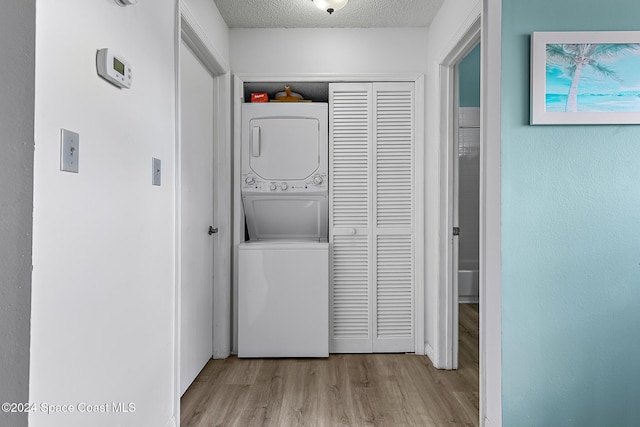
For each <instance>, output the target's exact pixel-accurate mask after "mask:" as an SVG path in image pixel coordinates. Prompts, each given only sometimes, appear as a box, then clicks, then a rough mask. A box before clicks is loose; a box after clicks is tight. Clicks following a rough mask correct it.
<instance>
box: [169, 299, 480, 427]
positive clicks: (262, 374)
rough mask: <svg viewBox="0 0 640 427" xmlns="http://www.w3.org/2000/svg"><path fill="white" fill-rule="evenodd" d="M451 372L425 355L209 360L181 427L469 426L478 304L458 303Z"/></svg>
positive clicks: (474, 399)
mask: <svg viewBox="0 0 640 427" xmlns="http://www.w3.org/2000/svg"><path fill="white" fill-rule="evenodd" d="M459 346H460V352H459V369H458V370H457V371H441V370H437V369H435V368H434V367H433V366H432V364H431V362H430V361H429V359H428V358H427V357H426V356H416V355H412V354H332V355H331V356H330V357H329V358H328V359H238V358H237V357H230V358H228V359H224V360H211V361H209V363H208V364H207V365H206V366H205V367H204V369H203V370H202V372H201V373H200V374H199V375H198V377H197V378H196V380H195V381H194V382H193V384H192V385H191V387H189V389H188V390H187V391H186V393H185V394H184V396H183V397H182V401H181V406H180V411H181V420H180V421H181V426H182V427H204V426H236V427H245V426H273V427H286V426H319V427H324V426H327V427H333V426H385V427H386V426H388V427H400V426H425V427H428V426H455V425H458V426H463V425H464V426H476V425H478V418H479V415H478V406H479V405H478V383H479V375H478V305H477V304H461V305H460V343H459Z"/></svg>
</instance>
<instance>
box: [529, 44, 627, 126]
mask: <svg viewBox="0 0 640 427" xmlns="http://www.w3.org/2000/svg"><path fill="white" fill-rule="evenodd" d="M530 101H531V109H530V112H531V114H530V124H531V125H570V124H576V125H587V124H638V123H640V31H589V32H580V31H578V32H534V33H532V34H531V98H530Z"/></svg>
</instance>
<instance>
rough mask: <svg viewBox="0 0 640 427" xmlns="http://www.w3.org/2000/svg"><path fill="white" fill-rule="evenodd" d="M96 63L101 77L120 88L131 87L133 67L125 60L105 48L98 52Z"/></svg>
mask: <svg viewBox="0 0 640 427" xmlns="http://www.w3.org/2000/svg"><path fill="white" fill-rule="evenodd" d="M96 62H97V65H98V74H99V75H100V77H102V78H103V79H105V80H106V81H108V82H110V83H113V84H114V85H116V86H118V87H120V88H126V89H129V88H130V87H131V80H132V77H131V76H132V72H131V65H129V63H128V62H127V61H125V60H124V58H122V57H121V56H119V55H116V54H114V53H111V52H110V51H109V49H107V48H104V49H100V50H99V51H98V54H97V55H96Z"/></svg>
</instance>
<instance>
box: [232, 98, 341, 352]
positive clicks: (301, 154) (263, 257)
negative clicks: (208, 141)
mask: <svg viewBox="0 0 640 427" xmlns="http://www.w3.org/2000/svg"><path fill="white" fill-rule="evenodd" d="M328 133H329V132H328V105H327V104H326V103H254V104H243V106H242V153H241V154H242V203H243V207H244V213H245V218H246V225H247V230H248V233H249V241H248V242H245V243H242V244H241V245H240V247H239V251H238V269H239V271H238V356H239V357H326V356H328V355H329V244H328V243H327V237H328V222H329V218H328V217H329V206H328V205H329V203H328V200H329V199H328V196H329V191H328V189H329V186H328V179H327V173H328V164H329V163H328V156H329V142H328V138H329V135H328Z"/></svg>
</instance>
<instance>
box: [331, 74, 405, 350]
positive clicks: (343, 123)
mask: <svg viewBox="0 0 640 427" xmlns="http://www.w3.org/2000/svg"><path fill="white" fill-rule="evenodd" d="M329 102H330V105H329V111H330V118H329V129H330V130H329V132H330V135H329V142H330V167H329V168H330V201H329V203H330V205H329V211H330V218H329V223H330V232H329V236H330V242H331V247H332V260H331V268H332V271H331V349H330V351H331V352H333V353H355V352H411V351H413V349H414V338H413V337H414V333H413V329H414V325H413V317H414V316H413V304H414V302H413V297H414V291H413V287H414V279H413V277H414V276H413V262H414V261H413V236H412V233H413V174H414V170H413V150H414V147H413V145H414V125H413V122H414V117H413V114H414V113H413V112H414V106H413V102H414V101H413V83H373V84H371V83H335V84H331V85H330V87H329Z"/></svg>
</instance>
